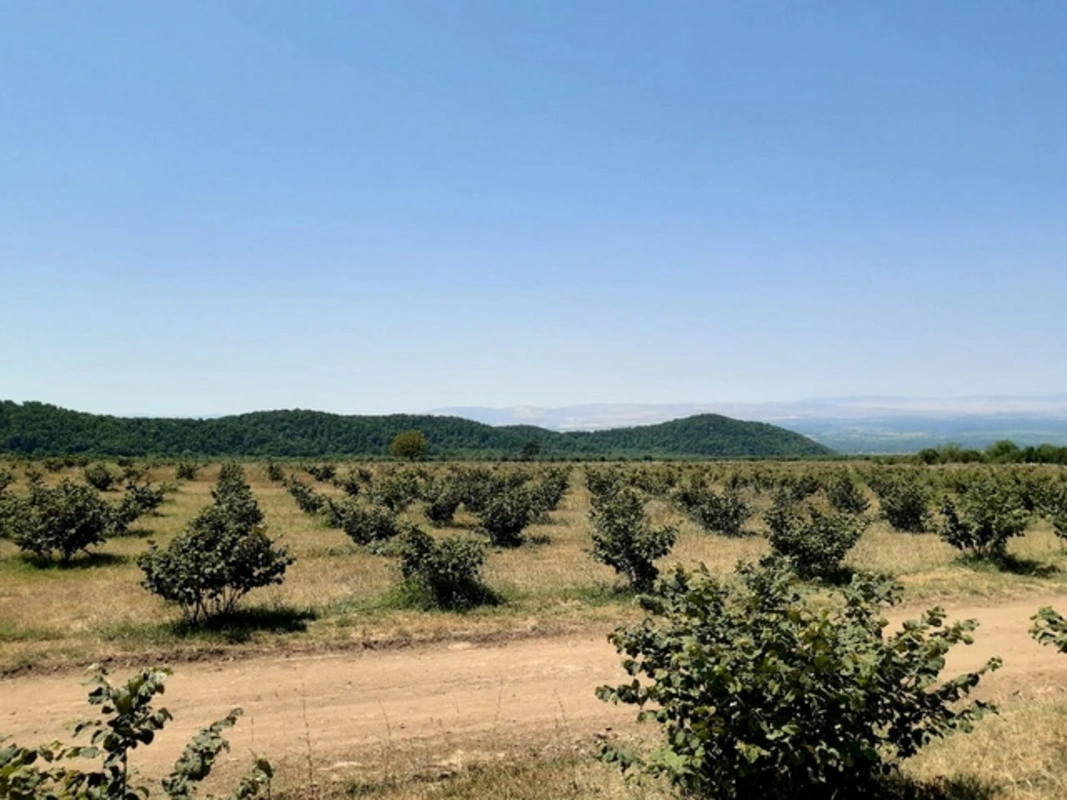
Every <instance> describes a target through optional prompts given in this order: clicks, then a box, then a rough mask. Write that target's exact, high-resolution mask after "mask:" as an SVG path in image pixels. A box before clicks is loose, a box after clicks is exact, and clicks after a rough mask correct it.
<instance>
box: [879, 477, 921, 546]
mask: <svg viewBox="0 0 1067 800" xmlns="http://www.w3.org/2000/svg"><path fill="white" fill-rule="evenodd" d="M871 488H872V489H874V493H875V494H876V495H878V503H879V505H880V506H881V509H882V516H883V517H885V519H886V521H888V522H889V524H890V525H892V526H893V527H894V528H896V529H897V530H898V531H905V532H907V533H922V532H923V531H925V530H926V528H927V526H928V525H929V523H930V491H929V488H928V487H927V486H926V484H925V483H924V482H923V480H922V477H921V476H919V475H914V474H909V473H905V472H901V473H895V474H892V475H880V476H877V478H875V479H872V481H871Z"/></svg>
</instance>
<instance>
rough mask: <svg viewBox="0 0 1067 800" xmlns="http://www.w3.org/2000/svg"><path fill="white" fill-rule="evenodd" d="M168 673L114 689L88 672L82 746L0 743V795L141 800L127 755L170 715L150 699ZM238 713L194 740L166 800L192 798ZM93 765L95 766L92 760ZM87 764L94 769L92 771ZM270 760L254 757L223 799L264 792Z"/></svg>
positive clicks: (224, 746)
mask: <svg viewBox="0 0 1067 800" xmlns="http://www.w3.org/2000/svg"><path fill="white" fill-rule="evenodd" d="M169 675H170V670H169V669H166V668H163V667H155V668H152V669H146V670H143V671H142V672H140V673H138V674H137V675H134V676H133V677H131V678H130V679H129V680H127V681H126V682H125V683H124V684H122V685H120V686H112V685H111V684H110V683H109V682H108V680H107V671H106V670H104V669H103V668H102V667H94V668H93V674H92V678H91V679H90V681H89V683H90V685H91V686H92V687H93V688H92V690H91V691H90V692H89V704H90V705H94V706H99V707H100V718H99V719H93V720H86V721H83V722H79V723H78V724H77V725H76V726H75V729H74V735H75V738H77V737H78V736H81V735H82V734H88V739H89V743H88V744H87V745H82V744H72V745H63V744H61V743H59V742H52V743H51V744H47V745H41V746H39V747H21V746H19V745H17V744H5V743H4V742H3V740H2V739H0V797H4V798H11V800H32V799H33V798H69V800H76V799H78V798H84V800H142V799H143V800H147V798H149V797H150V791H149V789H148V788H147V787H146V786H138V785H135V784H134V783H133V781H134V780H136V771H135V770H134V769H133V768H132V767H131V765H130V755H131V753H132V751H134V750H135V749H136V748H137V747H138V745H146V746H147V745H150V744H151V743H152V741H153V740H154V739H155V735H156V732H157V731H160V730H162V729H163V727H164V725H166V723H167V722H169V721H170V720H171V719H173V717H172V716H171V715H170V712H169V711H167V709H165V708H159V709H157V708H154V707H153V705H152V698H153V697H155V695H157V694H162V693H163V683H164V681H165V680H166V678H167V676H169ZM240 715H241V709H239V708H235V709H233V710H232V711H230V713H229V714H227V715H226V716H225V717H223V718H222V719H220V720H218V721H217V722H214V723H212V724H211V725H209V726H208V727H206V728H204V729H203V730H201V731H200V733H199V734H197V735H196V736H195V737H193V739H192V741H190V742H189V744H188V745H186V747H185V750H184V752H183V753H182V755H181V757H180V758H179V759H178V761H177V762H176V763H175V764H174V768H173V769H172V770H171V772H170V774H169V775H167V776H166V777H165V778H163V781H162V785H163V790H164V792H166V795H167V797H168V798H170V800H192V798H194V797H196V791H197V788H198V786H199V784H200V783H201V782H202V781H203V780H204V779H205V778H207V777H208V775H210V774H211V770H212V767H213V766H214V764H215V760H216V759H217V758H218V755H219V753H220V752H222V751H223V750H229V743H228V742H227V741H226V740H225V739H224V738H223V737H222V732H223V731H224V730H226V729H227V728H232V727H233V725H234V723H235V722H236V721H237V718H238V717H239V716H240ZM94 762H99V763H94ZM90 764H91V765H92V766H90ZM273 774H274V773H273V769H272V768H271V765H270V762H268V761H267V760H266V759H264V758H256V759H255V761H254V763H253V765H252V768H251V770H250V772H249V773H248V774H247V775H246V776H245V777H244V778H243V779H242V780H241V781H240V782H239V783H238V785H237V786H236V787H235V789H234V791H233V792H232V793H231V794H230V795H229V797H230V798H232V799H233V800H238V798H240V800H249V799H250V798H254V797H258V796H259V795H261V794H266V795H268V796H269V794H270V782H271V778H272V777H273Z"/></svg>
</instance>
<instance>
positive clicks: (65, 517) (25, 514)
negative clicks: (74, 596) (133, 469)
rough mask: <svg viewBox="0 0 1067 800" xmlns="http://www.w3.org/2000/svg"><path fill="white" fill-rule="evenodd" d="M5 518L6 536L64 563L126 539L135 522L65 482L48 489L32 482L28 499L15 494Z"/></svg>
mask: <svg viewBox="0 0 1067 800" xmlns="http://www.w3.org/2000/svg"><path fill="white" fill-rule="evenodd" d="M4 506H5V511H4V513H3V514H0V524H3V526H4V537H3V538H8V539H10V540H11V541H12V542H14V543H15V545H17V546H18V547H19V549H21V550H23V551H25V552H28V553H33V554H34V555H35V556H37V557H38V558H41V559H44V560H52V559H53V558H55V557H57V556H58V558H59V560H60V561H61V562H63V563H69V562H70V560H71V559H72V558H73V557H74V556H75V554H77V553H78V552H80V551H87V550H88V549H89V548H90V547H92V546H94V545H98V544H103V543H104V542H105V541H106V540H107V538H108V537H109V536H115V535H121V534H122V533H124V532H125V529H126V526H127V525H128V524H129V522H130V521H132V520H129V519H127V517H126V516H125V515H122V514H121V513H119V511H118V510H117V509H115V508H113V507H112V506H111V505H110V504H109V503H108V502H107V501H106V500H104V499H103V498H102V497H101V496H100V494H99V492H97V491H96V489H94V488H92V487H91V486H87V485H85V484H80V483H74V482H73V481H70V480H63V481H62V482H61V483H60V484H59V485H58V486H56V487H54V488H48V487H46V486H44V484H42V483H41V482H40V481H39V480H31V481H30V487H29V495H28V496H27V497H14V496H10V497H7V499H6V500H5V501H4Z"/></svg>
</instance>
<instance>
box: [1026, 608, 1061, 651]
mask: <svg viewBox="0 0 1067 800" xmlns="http://www.w3.org/2000/svg"><path fill="white" fill-rule="evenodd" d="M1030 619H1031V620H1032V621H1033V623H1034V625H1033V627H1032V628H1030V635H1031V636H1033V637H1034V639H1036V640H1037V641H1038V642H1040V643H1041V644H1049V645H1052V646H1053V647H1055V648H1056V649H1057V650H1059V651H1060V652H1061V653H1067V619H1064V618H1063V615H1062V614H1060V613H1059V612H1058V611H1055V610H1054V609H1053V608H1052V607H1051V606H1045V607H1043V608H1041V609H1038V612H1037V613H1036V614H1034V616H1032V617H1030Z"/></svg>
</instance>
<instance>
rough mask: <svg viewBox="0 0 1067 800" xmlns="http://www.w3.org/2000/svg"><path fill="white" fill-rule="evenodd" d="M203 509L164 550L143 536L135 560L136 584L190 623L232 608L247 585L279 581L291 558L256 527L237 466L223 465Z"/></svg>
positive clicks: (255, 511) (254, 508)
mask: <svg viewBox="0 0 1067 800" xmlns="http://www.w3.org/2000/svg"><path fill="white" fill-rule="evenodd" d="M213 496H214V499H215V502H214V504H212V505H210V506H208V507H206V508H204V509H203V510H202V511H201V512H200V513H199V514H198V515H197V516H196V517H195V518H193V520H192V521H191V522H190V523H189V525H188V526H187V527H186V529H185V530H184V531H183V532H182V533H180V534H178V535H177V536H176V537H175V538H174V539H173V540H172V541H171V543H170V545H169V546H168V547H167V548H166V549H165V550H162V549H160V548H159V547H158V546H157V545H156V543H155V542H152V541H149V543H148V550H147V551H146V552H144V553H142V554H141V555H140V556H139V557H138V559H137V564H138V565H139V566H140V567H141V569H142V571H143V572H144V575H145V577H144V580H143V581H142V582H141V583H142V585H143V586H144V587H145V588H146V589H148V590H149V591H151V592H153V593H154V594H157V595H159V596H160V597H162V598H163V599H164V600H166V601H167V602H170V603H174V604H176V605H177V606H178V607H179V608H180V609H181V612H182V616H183V618H184V619H185V620H186V621H187V622H190V623H196V622H200V621H202V620H203V619H205V618H208V617H217V616H222V615H226V614H230V613H232V612H233V610H234V608H235V607H236V605H237V603H238V601H240V599H241V598H242V597H244V596H245V595H246V594H248V593H249V592H250V591H252V590H253V589H256V588H259V587H261V586H270V585H272V584H278V583H281V582H282V580H283V577H284V575H285V570H286V568H288V566H289V565H290V564H292V563H293V559H292V558H291V557H290V556H289V554H288V552H287V551H286V549H285V548H284V547H276V546H275V544H276V543H275V542H274V541H272V540H271V539H270V538H268V536H267V535H266V533H265V532H264V530H263V528H262V525H261V523H262V521H263V513H262V512H261V511H260V509H259V506H258V504H257V503H256V500H255V497H254V496H253V495H252V490H251V488H250V487H249V486H248V484H247V483H245V482H244V472H243V471H242V470H241V468H240V467H239V466H237V465H228V466H226V467H224V468H223V471H222V473H221V474H220V477H219V481H218V484H217V485H216V488H215V490H214V491H213Z"/></svg>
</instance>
